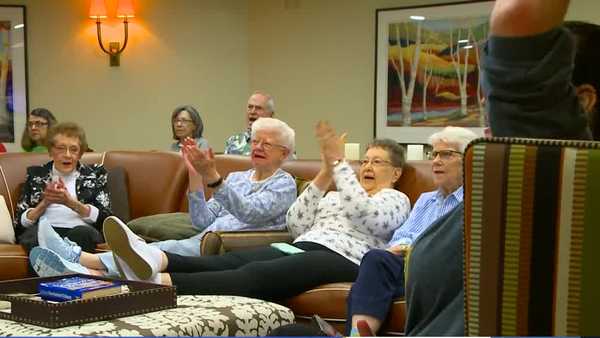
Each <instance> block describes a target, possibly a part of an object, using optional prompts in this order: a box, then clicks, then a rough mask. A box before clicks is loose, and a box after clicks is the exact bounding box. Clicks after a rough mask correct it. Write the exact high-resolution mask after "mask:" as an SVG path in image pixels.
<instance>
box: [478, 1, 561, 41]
mask: <svg viewBox="0 0 600 338" xmlns="http://www.w3.org/2000/svg"><path fill="white" fill-rule="evenodd" d="M568 7H569V0H496V3H495V4H494V9H493V11H492V16H491V18H490V31H491V34H492V35H495V36H503V37H520V36H530V35H536V34H540V33H543V32H547V31H549V30H551V29H552V28H555V27H558V26H560V25H561V23H562V21H563V19H564V17H565V14H566V13H567V8H568Z"/></svg>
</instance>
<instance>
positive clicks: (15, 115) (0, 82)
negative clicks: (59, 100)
mask: <svg viewBox="0 0 600 338" xmlns="http://www.w3.org/2000/svg"><path fill="white" fill-rule="evenodd" d="M26 18H27V10H26V6H25V5H0V143H2V145H3V146H4V147H5V148H6V150H7V151H20V150H21V134H22V133H23V130H24V128H25V121H26V118H27V112H28V111H29V91H28V63H27V61H28V60H27V21H26ZM5 60H8V62H3V61H5ZM3 64H5V65H3Z"/></svg>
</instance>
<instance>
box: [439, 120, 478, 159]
mask: <svg viewBox="0 0 600 338" xmlns="http://www.w3.org/2000/svg"><path fill="white" fill-rule="evenodd" d="M477 137H479V136H477V134H475V133H474V132H472V131H471V130H469V129H467V128H461V127H452V126H448V127H446V128H444V129H442V130H440V131H438V132H437V133H434V134H432V135H431V136H429V140H428V143H429V144H430V145H432V146H433V144H434V143H438V142H444V143H448V144H452V145H455V146H456V147H457V150H458V151H460V152H461V153H464V152H465V148H466V147H467V145H468V144H469V142H471V141H473V140H474V139H476V138H477Z"/></svg>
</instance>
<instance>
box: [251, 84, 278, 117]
mask: <svg viewBox="0 0 600 338" xmlns="http://www.w3.org/2000/svg"><path fill="white" fill-rule="evenodd" d="M257 94H258V95H262V96H264V97H266V98H267V102H265V110H266V111H268V112H269V113H271V115H272V114H275V100H273V96H271V94H268V93H265V92H262V91H260V90H257V91H255V92H254V93H252V95H251V96H254V95H257Z"/></svg>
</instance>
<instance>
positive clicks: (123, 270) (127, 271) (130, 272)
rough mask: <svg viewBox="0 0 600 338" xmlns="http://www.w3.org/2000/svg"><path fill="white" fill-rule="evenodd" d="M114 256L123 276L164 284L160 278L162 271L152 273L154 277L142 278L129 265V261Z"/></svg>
mask: <svg viewBox="0 0 600 338" xmlns="http://www.w3.org/2000/svg"><path fill="white" fill-rule="evenodd" d="M113 257H114V259H115V264H116V265H117V269H118V270H119V273H120V274H121V278H123V279H127V280H136V281H144V282H150V283H154V284H162V283H161V278H160V273H156V274H154V275H152V277H151V278H150V279H147V280H142V279H140V278H139V277H138V276H137V275H136V274H135V273H134V272H133V270H131V268H130V267H129V265H128V264H127V262H125V261H124V260H122V259H121V258H119V256H116V255H113Z"/></svg>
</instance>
